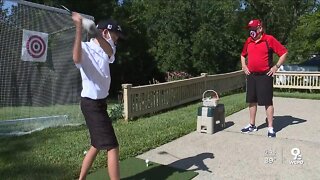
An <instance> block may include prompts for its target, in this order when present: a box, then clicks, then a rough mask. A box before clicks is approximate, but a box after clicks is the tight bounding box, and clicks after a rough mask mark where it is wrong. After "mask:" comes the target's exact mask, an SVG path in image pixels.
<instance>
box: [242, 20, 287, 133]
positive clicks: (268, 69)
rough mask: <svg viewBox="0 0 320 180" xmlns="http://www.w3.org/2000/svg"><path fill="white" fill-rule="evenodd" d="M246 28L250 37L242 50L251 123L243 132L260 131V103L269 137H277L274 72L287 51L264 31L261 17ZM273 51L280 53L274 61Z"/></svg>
mask: <svg viewBox="0 0 320 180" xmlns="http://www.w3.org/2000/svg"><path fill="white" fill-rule="evenodd" d="M247 28H248V30H249V34H250V37H249V38H248V39H247V40H246V42H245V44H244V47H243V50H242V53H241V65H242V70H243V71H244V73H245V74H246V75H247V94H246V102H247V103H249V112H250V123H249V124H248V125H247V126H246V127H244V128H243V129H242V130H241V132H245V133H248V132H252V131H257V127H256V126H255V120H256V113H257V105H259V106H265V109H266V114H267V124H268V137H276V133H275V132H274V130H273V114H274V107H273V101H272V98H273V75H274V73H275V72H276V71H277V70H278V69H279V68H280V66H281V65H282V64H283V63H284V61H285V60H286V57H287V52H288V51H287V49H286V48H285V47H284V46H283V45H281V43H280V42H279V41H278V40H277V39H275V38H274V37H273V36H271V35H267V34H265V33H264V31H263V27H262V23H261V21H260V20H258V19H254V20H251V21H250V22H249V24H248V26H247ZM273 53H275V54H277V55H278V56H279V57H280V58H279V60H278V62H277V63H276V64H275V65H273V58H272V57H273ZM246 58H247V63H246Z"/></svg>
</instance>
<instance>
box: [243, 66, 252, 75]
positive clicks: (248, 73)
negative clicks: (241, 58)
mask: <svg viewBox="0 0 320 180" xmlns="http://www.w3.org/2000/svg"><path fill="white" fill-rule="evenodd" d="M242 70H243V72H244V73H245V74H246V75H250V71H249V69H248V67H247V65H242Z"/></svg>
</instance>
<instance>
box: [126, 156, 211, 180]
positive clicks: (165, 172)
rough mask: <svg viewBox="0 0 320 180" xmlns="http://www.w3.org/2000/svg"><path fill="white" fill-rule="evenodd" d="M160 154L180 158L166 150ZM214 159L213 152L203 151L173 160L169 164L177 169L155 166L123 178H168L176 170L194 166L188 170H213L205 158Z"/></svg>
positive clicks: (130, 179)
mask: <svg viewBox="0 0 320 180" xmlns="http://www.w3.org/2000/svg"><path fill="white" fill-rule="evenodd" d="M158 154H161V155H165V156H171V157H174V158H177V159H179V158H178V157H176V156H175V155H173V154H170V153H168V152H166V151H161V152H158ZM208 158H210V159H213V158H214V155H213V153H201V154H198V155H196V156H192V157H187V158H184V159H179V160H177V161H175V162H172V163H171V164H168V166H170V167H174V168H177V169H168V168H166V167H165V166H164V165H161V166H157V167H154V168H152V169H149V170H147V171H144V172H141V173H138V174H136V175H134V176H131V177H127V178H123V179H122V180H133V179H145V180H157V179H159V180H160V179H161V180H162V179H168V177H170V176H171V175H172V174H173V173H176V172H181V173H182V172H185V171H186V170H187V169H189V168H191V167H192V166H196V168H194V169H189V170H188V171H196V170H202V171H207V172H212V171H210V170H209V168H208V166H207V165H206V164H204V162H203V161H204V160H205V159H208Z"/></svg>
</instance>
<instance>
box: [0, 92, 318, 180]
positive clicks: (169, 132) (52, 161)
mask: <svg viewBox="0 0 320 180" xmlns="http://www.w3.org/2000/svg"><path fill="white" fill-rule="evenodd" d="M275 95H276V96H284V95H286V94H284V95H283V94H282V92H279V93H278V92H275ZM296 96H298V97H300V96H302V97H304V98H310V99H318V98H319V99H320V95H318V94H313V95H309V94H308V93H307V94H304V93H298V94H296ZM220 103H223V104H224V105H225V108H226V116H228V115H230V114H233V113H235V112H237V111H239V110H242V109H244V108H246V106H247V105H246V103H245V94H244V93H238V94H233V95H228V96H223V97H221V99H220ZM200 105H201V103H200V102H197V103H193V104H189V105H185V106H183V107H179V108H175V109H173V110H170V111H166V112H163V113H160V114H155V115H152V116H149V117H142V118H138V119H136V120H134V121H130V122H128V123H127V122H124V121H123V120H119V121H117V122H115V123H114V128H115V131H116V134H117V137H118V140H119V143H120V159H121V160H123V159H127V158H129V157H134V156H136V155H139V154H141V153H143V152H146V151H148V150H150V149H153V148H156V147H158V146H160V145H162V144H165V143H167V142H170V141H172V140H174V139H176V138H179V137H181V136H183V135H186V134H188V133H190V132H192V131H195V130H196V118H197V108H198V107H199V106H200ZM89 146H90V145H89V135H88V130H87V128H86V127H85V126H84V125H82V126H77V127H63V128H62V127H60V128H49V129H45V130H43V131H39V132H35V133H32V134H30V135H25V136H19V137H0V177H1V179H6V180H7V179H15V180H16V179H59V180H60V179H68V180H69V179H76V178H77V176H78V173H79V170H80V166H81V163H82V159H83V157H84V154H83V152H84V151H85V150H87V149H88V148H89ZM104 166H105V154H104V153H100V154H99V155H98V157H97V160H96V161H95V163H94V165H93V168H92V169H91V171H95V170H97V169H98V168H102V167H104Z"/></svg>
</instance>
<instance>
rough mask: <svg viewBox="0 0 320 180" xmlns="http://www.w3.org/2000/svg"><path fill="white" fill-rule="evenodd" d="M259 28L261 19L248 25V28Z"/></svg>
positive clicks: (254, 20)
mask: <svg viewBox="0 0 320 180" xmlns="http://www.w3.org/2000/svg"><path fill="white" fill-rule="evenodd" d="M258 26H261V21H260V20H259V19H253V20H251V21H250V22H249V23H248V26H247V28H248V29H249V28H256V27H258Z"/></svg>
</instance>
